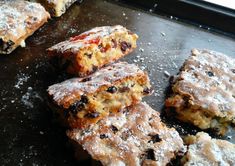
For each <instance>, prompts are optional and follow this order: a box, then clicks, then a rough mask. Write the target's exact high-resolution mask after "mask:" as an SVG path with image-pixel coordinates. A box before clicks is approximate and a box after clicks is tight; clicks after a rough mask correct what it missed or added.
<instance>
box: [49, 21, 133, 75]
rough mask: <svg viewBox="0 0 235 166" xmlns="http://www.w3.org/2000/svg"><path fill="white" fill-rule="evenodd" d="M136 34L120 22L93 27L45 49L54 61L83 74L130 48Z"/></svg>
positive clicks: (74, 72)
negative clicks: (115, 24) (119, 23)
mask: <svg viewBox="0 0 235 166" xmlns="http://www.w3.org/2000/svg"><path fill="white" fill-rule="evenodd" d="M137 38H138V36H137V35H136V34H134V33H132V32H131V31H129V30H127V29H126V28H124V27H123V26H120V25H117V26H104V27H96V28H93V29H91V30H89V31H87V32H84V33H82V34H80V35H79V36H74V37H71V38H70V39H69V40H66V41H63V42H61V43H59V44H56V45H55V46H53V47H51V48H49V49H47V51H48V54H49V56H50V57H51V59H52V61H53V64H55V66H59V67H60V68H62V69H66V71H67V72H68V73H70V74H75V75H78V76H86V75H88V74H91V73H93V72H94V71H96V70H97V69H99V68H101V67H102V66H104V65H106V64H109V63H111V62H113V61H115V60H118V59H120V58H121V57H123V56H125V55H127V54H128V53H130V52H132V51H133V49H134V48H136V40H137Z"/></svg>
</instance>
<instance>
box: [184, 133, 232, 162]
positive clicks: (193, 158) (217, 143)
mask: <svg viewBox="0 0 235 166" xmlns="http://www.w3.org/2000/svg"><path fill="white" fill-rule="evenodd" d="M185 143H186V144H188V145H189V147H188V151H187V153H186V155H185V157H184V158H183V159H182V165H185V166H190V165H195V166H201V165H215V166H219V165H224V166H230V165H231V166H232V165H235V145H234V144H232V143H230V142H228V141H225V140H221V139H213V138H211V137H210V136H209V135H208V134H207V133H203V132H199V133H197V134H196V135H195V136H188V137H186V138H185Z"/></svg>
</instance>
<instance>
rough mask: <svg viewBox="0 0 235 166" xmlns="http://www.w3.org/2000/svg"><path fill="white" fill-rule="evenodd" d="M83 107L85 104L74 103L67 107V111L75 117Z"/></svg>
mask: <svg viewBox="0 0 235 166" xmlns="http://www.w3.org/2000/svg"><path fill="white" fill-rule="evenodd" d="M84 107H85V104H84V103H83V102H81V101H76V102H75V103H73V104H72V105H71V106H70V107H69V111H70V112H71V113H72V114H74V115H76V114H77V113H78V112H79V111H81V110H82V109H83V108H84Z"/></svg>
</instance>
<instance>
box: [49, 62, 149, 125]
mask: <svg viewBox="0 0 235 166" xmlns="http://www.w3.org/2000/svg"><path fill="white" fill-rule="evenodd" d="M48 93H49V96H50V98H51V99H52V101H53V102H52V103H54V104H55V106H56V107H55V108H56V110H57V111H56V112H58V113H59V114H60V115H61V116H62V117H63V119H65V122H66V123H68V124H69V126H70V127H72V128H83V127H86V126H87V125H89V124H91V123H95V122H97V121H98V120H99V119H101V118H102V117H105V116H107V115H109V113H110V112H112V113H115V112H118V111H119V110H120V109H122V108H123V107H126V106H130V105H132V104H136V103H138V102H140V101H141V99H142V97H143V96H145V95H149V94H150V93H151V88H150V81H149V78H148V75H147V74H146V73H145V72H143V71H142V70H140V69H139V68H138V67H137V66H136V65H134V64H128V63H126V62H119V63H115V64H112V65H110V66H107V67H104V68H102V69H101V70H99V71H97V72H96V73H94V74H92V75H90V76H88V77H84V78H73V79H69V80H67V81H64V82H62V83H59V84H55V85H52V86H50V87H49V88H48Z"/></svg>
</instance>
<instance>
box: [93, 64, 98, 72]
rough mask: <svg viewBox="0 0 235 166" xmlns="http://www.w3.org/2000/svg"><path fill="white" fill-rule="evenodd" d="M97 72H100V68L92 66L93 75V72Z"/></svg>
mask: <svg viewBox="0 0 235 166" xmlns="http://www.w3.org/2000/svg"><path fill="white" fill-rule="evenodd" d="M97 70H98V67H97V66H95V65H93V66H92V73H93V72H96V71H97Z"/></svg>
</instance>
